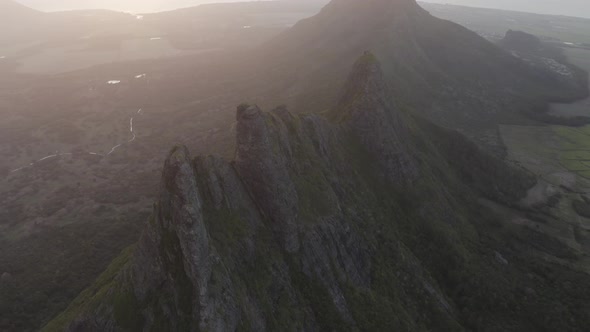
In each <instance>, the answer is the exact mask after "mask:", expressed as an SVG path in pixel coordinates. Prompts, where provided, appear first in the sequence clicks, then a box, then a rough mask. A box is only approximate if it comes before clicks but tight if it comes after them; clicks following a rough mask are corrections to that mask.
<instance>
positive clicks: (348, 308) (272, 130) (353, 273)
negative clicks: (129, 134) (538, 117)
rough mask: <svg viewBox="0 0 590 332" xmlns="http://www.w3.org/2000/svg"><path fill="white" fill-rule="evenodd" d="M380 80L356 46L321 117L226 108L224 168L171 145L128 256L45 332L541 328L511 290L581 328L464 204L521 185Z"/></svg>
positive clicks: (516, 174)
mask: <svg viewBox="0 0 590 332" xmlns="http://www.w3.org/2000/svg"><path fill="white" fill-rule="evenodd" d="M382 77H383V74H382V73H381V70H380V66H379V64H378V63H377V62H376V60H375V58H374V57H373V56H372V55H370V54H365V55H364V56H363V57H362V58H361V59H360V60H358V62H357V64H356V65H355V68H354V69H353V72H352V74H351V75H350V81H349V82H348V84H347V85H346V87H345V91H347V92H349V93H350V92H352V93H354V95H355V96H357V98H354V99H350V98H349V96H350V95H349V94H348V93H347V94H346V96H347V97H345V98H344V99H343V100H342V102H341V103H339V105H338V107H336V108H335V110H334V113H333V114H328V115H327V116H328V118H325V117H323V116H319V115H305V116H294V115H292V114H291V113H289V112H288V111H287V110H286V109H285V108H278V109H276V110H274V111H272V112H270V113H265V112H262V111H261V110H260V109H258V108H257V107H255V106H246V105H243V106H241V107H239V108H238V112H237V117H238V128H237V152H236V157H235V160H234V161H233V162H232V163H229V162H227V161H225V160H223V159H220V158H218V157H198V158H196V159H194V160H191V158H190V157H189V155H188V152H187V150H186V149H185V148H183V147H177V148H175V149H174V150H173V151H172V152H171V153H170V156H169V157H168V159H167V161H166V164H165V167H164V171H163V175H162V185H161V194H160V199H159V201H158V203H157V204H156V205H155V206H154V214H153V217H152V218H151V220H150V222H149V223H148V225H147V228H146V230H145V232H144V234H143V236H142V238H141V241H140V242H139V243H138V245H137V246H136V248H135V250H134V252H133V253H132V254H130V253H126V254H125V255H123V256H122V257H121V258H119V259H118V260H117V261H116V262H115V264H114V265H113V267H111V268H110V269H109V271H107V272H106V273H105V274H104V275H103V276H102V277H101V278H100V279H99V281H97V284H96V285H94V286H92V287H91V288H90V289H88V290H87V291H86V292H84V293H83V294H81V296H80V297H79V298H78V299H77V300H76V301H74V303H73V304H72V305H71V306H70V308H69V309H68V310H67V311H66V312H65V313H64V314H62V315H61V316H60V317H58V318H57V319H56V320H54V321H53V322H52V323H50V324H49V325H48V326H47V327H46V328H45V330H46V331H61V330H63V329H64V328H66V330H70V331H116V330H130V331H135V330H144V331H146V330H147V331H150V330H151V331H185V330H213V331H234V330H254V331H264V330H278V329H280V330H299V331H318V330H338V331H343V330H355V329H360V330H384V329H396V330H412V331H415V330H429V329H434V328H436V329H444V330H457V331H460V330H468V329H473V328H475V327H477V325H478V324H484V325H483V326H488V327H489V326H495V327H497V328H499V329H501V330H514V331H523V330H532V329H538V330H543V329H544V326H545V325H544V323H543V324H541V323H539V322H538V321H536V317H530V316H528V315H527V314H519V313H517V312H516V311H515V308H516V307H518V306H522V305H525V303H526V301H527V300H526V299H523V298H514V296H513V295H511V294H512V292H513V291H514V288H513V287H515V285H516V287H524V286H521V285H525V284H526V285H528V287H534V288H535V289H537V292H539V293H540V294H539V296H538V297H535V301H540V302H539V303H542V305H541V307H539V308H538V312H537V314H541V313H542V314H543V315H548V317H553V318H557V317H560V315H562V314H563V313H561V312H560V313H556V312H555V311H553V310H552V309H550V308H553V306H552V305H551V303H552V304H555V305H557V304H559V305H567V306H568V308H569V309H568V310H570V311H568V312H569V313H570V314H569V316H568V317H565V318H563V319H562V318H559V319H560V323H562V321H564V322H566V323H565V324H569V325H567V327H568V328H571V330H576V328H579V327H580V326H584V325H583V324H584V323H583V319H584V318H583V317H584V316H583V314H581V313H582V312H584V310H585V309H584V305H581V306H580V307H579V308H573V307H570V306H578V305H580V303H577V302H575V301H574V302H573V303H568V304H564V303H562V302H561V301H557V302H551V301H550V300H546V299H552V298H553V293H552V292H553V290H552V289H545V288H543V287H542V285H543V281H542V277H539V278H540V279H532V280H528V279H527V278H528V277H527V273H529V272H531V273H532V271H531V270H528V269H526V268H524V271H522V269H523V267H522V266H520V267H517V265H516V264H522V262H524V261H526V260H527V259H530V257H527V256H526V255H524V254H522V253H520V252H519V251H512V250H509V249H506V248H504V247H502V244H501V243H498V242H495V241H494V240H493V235H490V233H489V232H490V230H493V227H492V228H491V229H490V228H489V227H488V226H487V225H488V223H493V220H494V217H493V215H492V214H491V213H489V211H488V212H482V211H481V209H482V207H481V206H479V205H478V204H477V203H476V200H475V198H476V197H487V198H489V199H493V200H495V201H497V202H504V203H511V202H515V201H517V200H518V199H519V197H521V196H522V195H524V192H525V191H526V189H527V188H528V187H529V186H531V185H532V184H533V183H534V180H533V179H531V178H529V177H527V176H526V175H524V174H522V172H520V171H518V170H515V169H512V168H510V167H508V166H506V165H505V164H504V163H503V162H502V161H500V160H498V159H496V158H494V157H490V156H488V155H486V154H485V153H483V152H482V151H481V150H480V149H479V148H477V147H476V146H475V145H473V144H472V143H469V142H468V141H467V140H466V139H465V138H464V137H462V136H461V135H460V134H457V133H452V132H449V131H447V130H444V129H442V128H440V127H437V126H434V125H432V124H430V123H429V122H426V121H424V120H420V119H418V118H414V116H413V115H411V114H407V113H405V112H403V111H401V110H399V108H398V107H397V106H396V105H395V103H394V101H393V100H392V99H391V98H390V97H389V95H388V94H387V87H386V83H385V82H384V81H383V79H382ZM338 109H339V110H340V112H338V111H337V110H338ZM363 119H364V120H363ZM358 120H363V121H358ZM388 143H395V144H388ZM494 232H497V230H496V231H494ZM490 241H491V243H488V242H490ZM484 243H486V245H484ZM521 245H522V246H524V247H526V244H521ZM496 250H500V251H501V250H504V254H505V255H508V254H509V255H510V256H508V257H510V259H511V261H512V262H511V263H510V264H505V263H504V262H505V261H506V260H505V259H504V258H503V257H502V255H501V254H500V253H499V252H498V251H496ZM523 252H526V251H525V250H523ZM494 257H496V258H494ZM498 257H500V258H501V259H499V258H498ZM512 264H514V265H512ZM538 264H540V265H541V266H546V267H547V266H549V265H548V263H546V262H545V263H543V262H542V261H540V262H538ZM548 268H549V267H548ZM525 282H526V283H525ZM461 294H463V295H461ZM465 294H468V298H466V299H465V298H464V297H465ZM494 294H495V295H494ZM498 295H499V296H498ZM523 301H524V302H523ZM547 301H549V302H547ZM484 302H485V303H489V304H486V305H482V306H479V305H474V304H473V303H484ZM500 303H503V305H500ZM545 305H547V306H546V307H545ZM488 306H490V307H491V308H493V310H490V309H489V308H488ZM586 307H587V305H586ZM465 308H469V309H465ZM543 308H547V310H546V309H543ZM466 310H468V311H466ZM471 310H472V311H473V312H475V315H476V316H474V317H471V316H472V313H471ZM576 310H579V311H576ZM585 319H587V317H586V318H585ZM572 322H573V323H572ZM578 324H580V325H578ZM547 327H549V328H552V327H554V326H551V325H547Z"/></svg>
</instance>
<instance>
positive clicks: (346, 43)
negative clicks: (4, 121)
mask: <svg viewBox="0 0 590 332" xmlns="http://www.w3.org/2000/svg"><path fill="white" fill-rule="evenodd" d="M365 50H370V51H372V52H374V53H375V54H376V55H377V56H378V57H379V58H380V59H382V61H383V69H384V72H385V75H386V79H387V81H388V84H389V85H390V86H391V89H392V94H394V95H395V96H397V97H398V99H399V100H400V102H402V103H406V104H407V105H408V106H411V107H413V108H416V109H417V111H418V112H420V113H422V114H423V115H425V116H427V117H428V118H430V119H432V120H433V121H435V122H437V123H439V124H441V125H443V126H446V127H450V128H457V129H460V130H461V131H462V132H463V133H465V134H467V135H468V136H469V137H471V138H472V139H474V140H476V141H478V142H479V143H480V144H482V146H487V147H489V148H491V149H493V150H496V151H497V152H498V153H501V150H502V143H501V141H500V139H499V137H498V134H497V124H498V123H527V122H530V121H531V117H530V114H531V113H533V112H538V111H539V109H538V108H535V111H533V110H532V109H531V105H533V104H535V105H537V104H538V103H541V104H543V101H544V102H546V101H550V100H555V99H557V100H563V99H566V100H567V99H571V100H573V99H577V98H580V97H582V96H584V95H585V94H586V92H587V88H586V86H585V85H584V84H583V83H579V82H578V81H576V80H577V79H578V78H577V77H576V78H574V79H572V80H573V81H576V82H578V83H575V84H563V82H562V81H561V80H560V77H558V75H554V76H547V75H541V74H539V72H538V71H537V70H536V69H534V68H531V66H529V65H528V64H526V63H525V62H523V61H522V60H521V59H518V58H517V57H514V56H513V55H511V54H510V53H508V52H505V51H504V50H502V49H500V48H498V47H496V46H495V45H493V44H491V43H490V42H488V41H486V40H485V39H483V38H481V37H480V36H478V35H477V34H476V33H474V32H472V31H469V30H467V29H466V28H464V27H462V26H460V25H458V24H455V23H452V22H449V21H444V20H441V19H438V18H435V17H433V16H431V15H430V14H429V13H428V12H427V11H425V10H424V9H422V8H421V7H420V6H418V5H417V4H416V2H415V1H413V0H366V1H354V0H334V1H332V2H331V3H330V4H329V5H327V6H326V7H325V8H323V9H322V11H321V12H320V13H319V14H318V15H316V16H314V17H311V18H309V19H306V20H302V21H301V22H299V23H298V24H297V25H295V26H294V27H293V28H292V29H290V30H288V31H286V32H285V33H284V34H282V35H280V36H278V37H277V38H275V40H274V41H272V42H271V43H269V44H268V45H267V48H265V50H264V51H265V55H264V56H265V58H268V59H278V60H271V61H267V62H266V65H267V66H271V67H272V68H273V71H269V72H273V73H275V75H274V76H272V78H270V79H269V80H270V81H276V82H280V81H284V80H285V78H287V80H288V81H290V82H291V86H289V90H288V91H289V96H287V95H286V96H285V97H286V98H288V97H291V96H293V97H295V98H296V100H295V101H294V104H295V105H296V106H297V109H302V110H305V111H311V110H323V109H326V108H328V107H330V105H331V104H333V103H334V101H335V100H336V99H337V97H338V93H339V91H338V88H337V87H338V86H339V84H334V82H339V83H340V84H341V83H342V82H344V80H345V78H346V75H345V74H343V73H345V72H346V68H347V67H348V66H350V65H351V64H352V63H353V62H354V59H355V57H356V56H357V54H359V53H362V52H363V51H365ZM572 85H575V88H572ZM308 87H309V89H308ZM296 96H299V97H296ZM533 100H534V101H535V102H533ZM541 109H543V107H541Z"/></svg>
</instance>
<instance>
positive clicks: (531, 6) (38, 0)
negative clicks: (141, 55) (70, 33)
mask: <svg viewBox="0 0 590 332" xmlns="http://www.w3.org/2000/svg"><path fill="white" fill-rule="evenodd" d="M17 1H20V2H21V3H23V4H25V5H28V6H31V7H33V8H37V9H41V10H62V9H81V8H107V9H115V10H124V11H131V12H145V11H159V10H167V9H173V8H179V7H189V6H193V5H197V4H200V3H207V2H235V1H244V0H17ZM293 1H297V0H293ZM317 1H324V0H317ZM358 1H363V0H358ZM424 1H428V2H436V3H450V4H460V5H467V6H474V7H488V8H500V9H509V10H519V11H526V12H534V13H543V14H555V15H570V16H580V17H588V18H590V0H424Z"/></svg>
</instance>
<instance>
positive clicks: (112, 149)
mask: <svg viewBox="0 0 590 332" xmlns="http://www.w3.org/2000/svg"><path fill="white" fill-rule="evenodd" d="M142 111H143V109H141V108H140V109H139V110H138V111H137V114H138V115H141V114H142ZM129 132H130V133H131V135H132V137H131V138H130V139H129V140H128V141H127V142H124V143H120V144H117V145H115V146H113V147H112V148H111V150H110V151H109V153H107V154H106V155H105V154H102V153H98V152H87V153H88V154H90V155H93V156H101V157H108V156H110V155H111V154H113V153H114V152H115V151H116V150H117V149H118V148H120V147H121V146H123V145H124V144H129V143H131V142H133V141H135V139H136V138H137V135H136V134H135V131H134V130H133V117H131V118H130V119H129ZM71 155H73V153H71V152H65V153H59V151H56V152H55V153H54V154H51V155H49V156H46V157H43V158H41V159H39V160H37V161H35V162H32V163H30V164H29V165H26V166H23V167H19V168H17V169H14V170H12V171H10V173H16V172H19V171H22V170H24V169H26V168H29V167H33V166H35V164H37V163H39V162H42V161H44V160H48V159H52V158H57V157H61V156H71Z"/></svg>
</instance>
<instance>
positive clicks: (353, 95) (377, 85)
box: [338, 51, 385, 111]
mask: <svg viewBox="0 0 590 332" xmlns="http://www.w3.org/2000/svg"><path fill="white" fill-rule="evenodd" d="M384 94H385V81H384V78H383V71H382V70H381V63H380V62H379V60H378V59H377V57H375V55H374V54H373V53H371V52H369V51H365V53H364V54H363V55H362V56H361V57H360V58H359V59H358V60H357V61H356V62H355V63H354V65H353V68H352V71H351V72H350V74H349V76H348V80H347V82H346V84H345V86H344V90H343V92H342V98H341V99H340V101H339V103H338V109H339V110H340V111H342V109H348V108H350V107H353V106H354V105H355V104H356V103H358V102H360V101H361V100H362V97H364V96H381V97H384V98H385V95H384Z"/></svg>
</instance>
